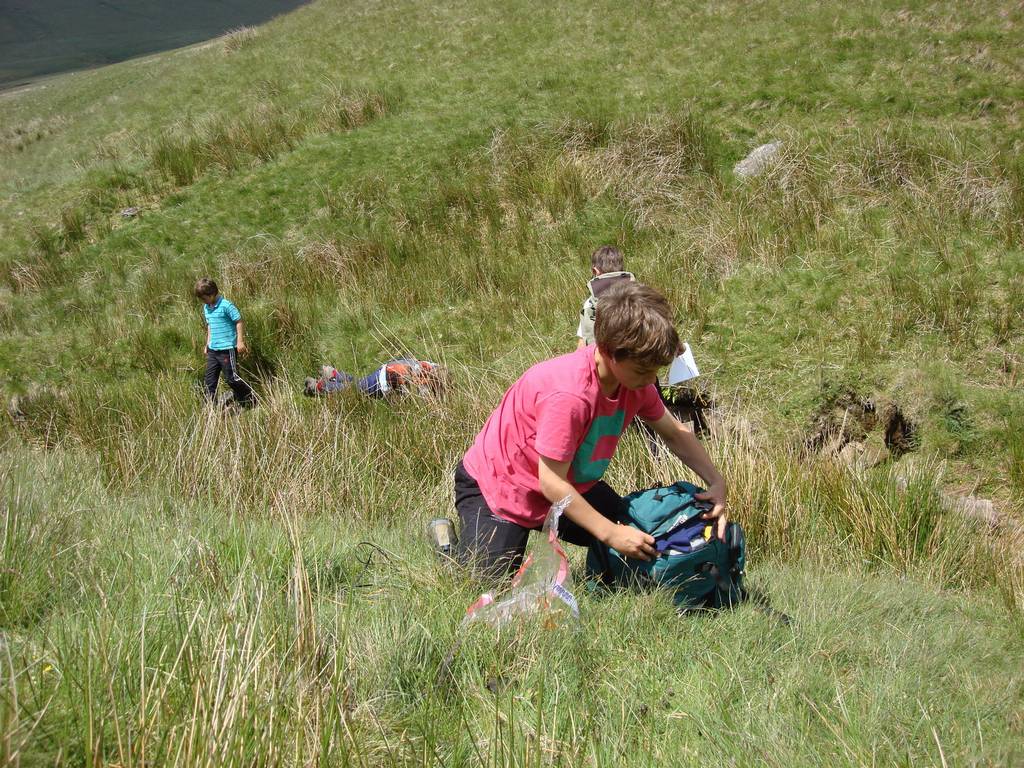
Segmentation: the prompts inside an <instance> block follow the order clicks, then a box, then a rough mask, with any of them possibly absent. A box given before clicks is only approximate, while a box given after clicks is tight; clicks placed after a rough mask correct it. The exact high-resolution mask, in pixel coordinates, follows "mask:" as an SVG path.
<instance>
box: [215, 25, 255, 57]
mask: <svg viewBox="0 0 1024 768" xmlns="http://www.w3.org/2000/svg"><path fill="white" fill-rule="evenodd" d="M259 37H260V31H259V29H257V28H256V27H245V26H243V27H236V28H235V29H231V30H228V32H226V33H225V34H224V38H223V39H224V53H226V54H232V53H237V52H238V51H240V50H242V49H243V48H248V47H249V46H251V45H252V44H253V43H254V42H256V41H257V40H258V39H259Z"/></svg>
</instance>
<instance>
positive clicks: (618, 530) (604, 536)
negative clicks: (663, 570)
mask: <svg viewBox="0 0 1024 768" xmlns="http://www.w3.org/2000/svg"><path fill="white" fill-rule="evenodd" d="M568 477H569V462H568V461H554V460H553V459H548V458H546V457H544V456H541V457H540V464H539V466H538V468H537V479H538V480H539V481H540V490H541V493H543V494H544V497H545V498H546V499H547V500H548V501H550V502H551V503H552V504H554V503H555V502H556V501H561V500H562V499H564V498H565V497H566V496H570V497H571V498H572V501H570V502H569V506H568V507H566V508H565V514H566V515H568V516H569V519H570V520H572V521H573V522H574V523H576V524H577V525H579V526H581V527H583V528H585V529H586V530H588V531H589V532H590V533H592V534H594V536H595V537H596V538H597V540H598V541H600V542H603V543H604V544H607V545H608V546H609V547H612V548H613V549H615V550H617V551H618V552H620V553H622V554H623V555H625V556H626V557H633V558H637V559H639V560H650V559H651V558H652V557H654V538H653V537H652V536H650V535H649V534H646V533H644V532H643V531H640V530H637V529H636V528H633V527H632V526H629V525H617V524H615V523H613V522H612V521H611V520H609V519H608V518H606V517H605V516H604V515H602V514H601V513H600V512H598V511H597V510H596V509H594V508H593V507H592V506H590V504H588V503H587V500H586V499H584V498H583V497H582V496H581V495H580V493H579V491H577V490H576V489H575V488H573V487H572V484H571V483H570V482H569V480H568Z"/></svg>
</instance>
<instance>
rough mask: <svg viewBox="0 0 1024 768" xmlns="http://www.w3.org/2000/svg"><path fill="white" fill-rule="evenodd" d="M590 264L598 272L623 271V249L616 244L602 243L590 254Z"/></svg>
mask: <svg viewBox="0 0 1024 768" xmlns="http://www.w3.org/2000/svg"><path fill="white" fill-rule="evenodd" d="M590 266H592V267H593V268H594V269H596V270H597V271H598V272H602V273H604V272H621V271H622V269H623V258H622V251H620V250H619V249H618V248H616V247H615V246H614V245H602V246H601V247H600V248H598V249H597V250H596V251H594V252H593V253H592V254H590Z"/></svg>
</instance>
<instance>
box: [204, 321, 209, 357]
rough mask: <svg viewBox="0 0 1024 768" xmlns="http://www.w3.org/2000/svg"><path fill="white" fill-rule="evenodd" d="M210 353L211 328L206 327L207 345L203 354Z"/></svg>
mask: <svg viewBox="0 0 1024 768" xmlns="http://www.w3.org/2000/svg"><path fill="white" fill-rule="evenodd" d="M209 351H210V326H209V325H207V326H206V344H204V345H203V354H204V355H205V354H207V353H208V352H209Z"/></svg>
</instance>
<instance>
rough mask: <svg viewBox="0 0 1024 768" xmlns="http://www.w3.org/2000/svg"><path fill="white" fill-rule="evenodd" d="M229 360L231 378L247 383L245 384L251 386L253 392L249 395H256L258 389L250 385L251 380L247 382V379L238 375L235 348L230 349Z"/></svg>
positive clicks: (250, 389) (250, 390)
mask: <svg viewBox="0 0 1024 768" xmlns="http://www.w3.org/2000/svg"><path fill="white" fill-rule="evenodd" d="M228 361H229V362H230V363H231V378H232V379H234V380H235V381H240V382H242V383H243V384H245V386H247V387H249V392H250V393H251V394H250V395H249V397H255V396H256V391H255V390H254V389H253V388H252V387H251V386H249V382H247V381H246V380H245V379H243V378H242V377H241V376H239V375H238V363H237V362H236V361H235V350H234V349H231V350H228Z"/></svg>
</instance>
